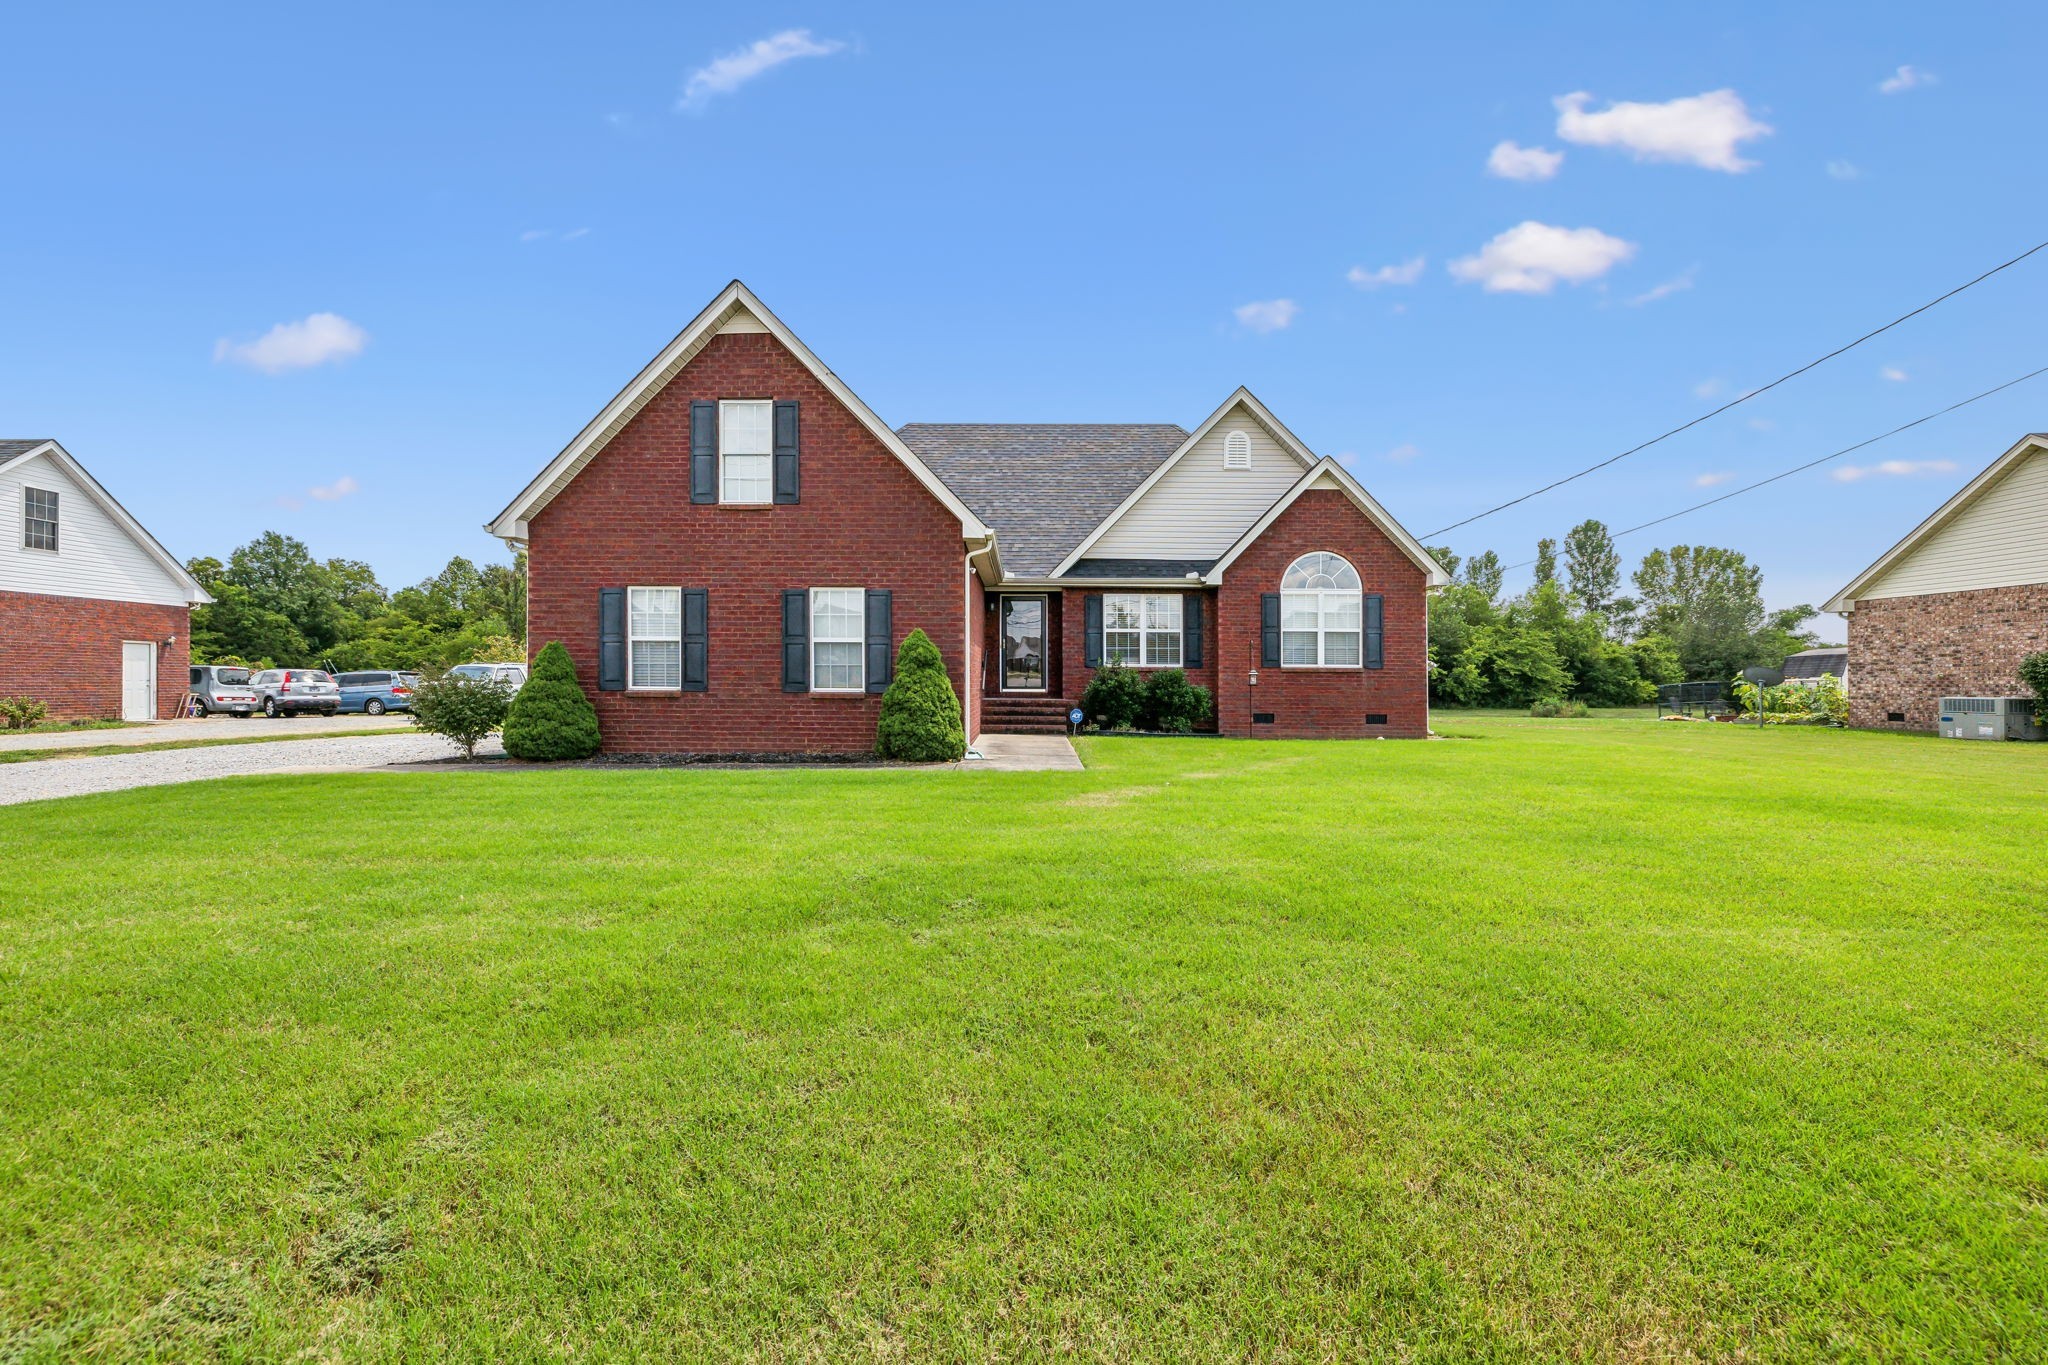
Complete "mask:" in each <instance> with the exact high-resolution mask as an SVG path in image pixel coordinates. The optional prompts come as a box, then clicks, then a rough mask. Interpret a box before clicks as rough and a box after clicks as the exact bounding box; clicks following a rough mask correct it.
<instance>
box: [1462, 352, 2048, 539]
mask: <svg viewBox="0 0 2048 1365" xmlns="http://www.w3.org/2000/svg"><path fill="white" fill-rule="evenodd" d="M2044 374H2048V365H2043V366H2042V367H2041V368H2040V369H2038V370H2032V371H2029V372H2028V373H2026V374H2023V375H2021V376H2020V377H2019V378H2018V379H2008V380H2006V381H2005V382H2004V383H2003V384H2000V385H1998V386H1997V387H1996V388H1990V389H1986V390H1984V392H1982V393H1978V394H1972V395H1971V396H1970V397H1968V398H1965V399H1963V400H1962V401H1961V402H1959V403H1951V404H1949V405H1948V406H1947V407H1945V408H1943V409H1941V410H1940V411H1939V412H1930V413H1928V414H1927V415H1926V416H1925V417H1916V418H1914V419H1913V420H1912V421H1910V422H1908V423H1906V424H1905V425H1904V426H1901V427H1893V428H1892V429H1891V430H1890V431H1887V432H1885V433H1884V434H1883V435H1882V436H1872V437H1871V438H1870V439H1868V440H1865V441H1858V442H1857V443H1856V444H1855V445H1852V446H1843V447H1842V448H1841V449H1840V450H1837V451H1835V452H1834V453H1833V454H1831V455H1823V456H1821V457H1820V458H1819V459H1817V460H1808V461H1807V462H1806V463H1805V464H1798V465H1793V466H1792V467H1791V468H1790V469H1783V470H1780V471H1778V472H1777V473H1776V474H1773V475H1771V476H1770V477H1769V478H1767V479H1758V480H1757V481H1756V482H1755V483H1751V484H1744V485H1743V486H1742V487H1740V488H1737V489H1734V490H1732V491H1730V492H1727V493H1723V494H1722V495H1721V496H1720V497H1718V498H1708V499H1707V500H1706V501H1705V502H1696V503H1694V504H1693V505H1692V506H1690V507H1681V508H1680V509H1679V510H1678V511H1676V512H1672V513H1669V514H1667V515H1665V516H1661V517H1657V518H1655V519H1654V520H1651V521H1646V522H1643V523H1642V524H1641V525H1639V526H1631V527H1629V528H1628V529H1627V530H1626V531H1616V532H1615V533H1614V536H1613V538H1614V539H1615V540H1620V539H1621V538H1622V537H1623V536H1627V535H1634V534H1635V533H1636V532H1637V531H1647V530H1649V529H1650V528H1651V527H1652V526H1662V525H1663V524H1664V523H1665V522H1667V521H1676V520H1677V519H1678V518H1680V517H1682V516H1686V515H1688V514H1690V513H1693V512H1697V511H1699V510H1701V509H1702V508H1706V507H1712V506H1713V505H1714V504H1715V503H1717V502H1726V501H1728V499H1730V498H1739V497H1741V496H1742V495H1743V494H1744V493H1753V492H1755V491H1756V490H1757V489H1759V488H1762V487H1763V486H1764V485H1765V484H1771V483H1776V482H1778V480H1780V479H1789V478H1791V477H1792V476H1793V475H1794V474H1803V473H1805V472H1806V471H1807V470H1809V469H1812V468H1813V467H1814V466H1816V465H1824V464H1826V463H1827V462H1828V461H1829V460H1839V459H1841V458H1842V457H1843V456H1844V455H1850V454H1853V453H1855V452H1856V451H1859V450H1861V449H1863V447H1865V446H1873V445H1876V444H1877V443H1878V442H1879V441H1884V440H1889V439H1890V438H1892V437H1894V436H1896V435H1898V434H1899V433H1900V432H1902V431H1911V430H1912V429H1913V428H1914V427H1917V426H1920V425H1922V424H1923V423H1927V422H1932V421H1933V420H1934V419H1935V418H1937V417H1946V416H1948V415H1949V414H1950V413H1952V412H1954V411H1955V410H1956V409H1958V408H1967V407H1968V406H1970V404H1972V403H1975V402H1979V401H1981V400H1982V399H1986V398H1989V397H1990V396H1991V395H1992V394H1994V393H2003V392H2005V391H2006V390H2007V389H2009V388H2011V387H2013V385H2015V384H2024V383H2026V382H2027V381H2028V380H2029V379H2037V378H2039V377H2040V376H2042V375H2044ZM1535 562H1536V561H1535V560H1533V559H1526V560H1523V561H1522V562H1521V563H1520V564H1510V565H1508V567H1507V568H1506V569H1503V570H1502V571H1501V572H1503V573H1512V572H1513V571H1514V570H1516V569H1526V568H1528V567H1529V566H1530V565H1531V564H1534V563H1535Z"/></svg>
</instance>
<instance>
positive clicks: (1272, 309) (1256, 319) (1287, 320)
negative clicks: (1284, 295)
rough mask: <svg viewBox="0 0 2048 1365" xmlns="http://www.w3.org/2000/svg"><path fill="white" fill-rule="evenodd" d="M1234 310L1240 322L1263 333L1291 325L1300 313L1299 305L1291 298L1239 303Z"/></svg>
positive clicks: (1276, 330)
mask: <svg viewBox="0 0 2048 1365" xmlns="http://www.w3.org/2000/svg"><path fill="white" fill-rule="evenodd" d="M1236 312H1237V320H1238V321H1239V322H1240V323H1242V324H1244V325H1245V326H1246V327H1249V328H1251V330H1253V331H1254V332H1258V333H1260V334H1261V335H1264V334H1265V333H1267V332H1278V331H1281V330H1283V329H1285V328H1287V327H1290V326H1292V325H1293V323H1294V319H1295V318H1297V317H1298V316H1300V314H1301V305H1300V304H1298V303H1296V302H1295V301H1294V300H1293V299H1266V300H1263V301H1260V302H1255V303H1246V304H1240V305H1239V306H1238V308H1237V310H1236Z"/></svg>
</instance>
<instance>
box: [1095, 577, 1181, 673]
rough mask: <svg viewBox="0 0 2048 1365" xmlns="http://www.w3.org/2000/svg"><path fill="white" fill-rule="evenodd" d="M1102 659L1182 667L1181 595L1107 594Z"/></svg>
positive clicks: (1140, 665)
mask: <svg viewBox="0 0 2048 1365" xmlns="http://www.w3.org/2000/svg"><path fill="white" fill-rule="evenodd" d="M1102 661H1103V662H1104V663H1106V664H1122V665H1124V666H1125V667H1126V668H1178V667H1180V594H1179V593H1172V592H1167V593H1135V592H1113V593H1108V594H1105V595H1104V597H1103V599H1102Z"/></svg>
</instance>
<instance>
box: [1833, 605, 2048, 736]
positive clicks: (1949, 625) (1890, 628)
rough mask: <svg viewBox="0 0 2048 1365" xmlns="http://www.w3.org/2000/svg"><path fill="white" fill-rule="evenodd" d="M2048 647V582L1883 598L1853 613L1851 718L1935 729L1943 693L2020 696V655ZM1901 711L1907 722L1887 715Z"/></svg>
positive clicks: (1876, 725) (1885, 726)
mask: <svg viewBox="0 0 2048 1365" xmlns="http://www.w3.org/2000/svg"><path fill="white" fill-rule="evenodd" d="M2042 650H2048V583H2035V584H2031V585H2029V586H2027V587H2020V588H1983V589H1979V590H1977V591H1975V592H1947V593H1932V594H1929V595H1927V596H1923V597H1879V598H1870V599H1866V600H1864V601H1861V602H1858V603H1857V604H1856V610H1855V611H1853V612H1851V613H1850V614H1849V723H1850V724H1851V725H1857V726H1866V727H1869V728H1872V729H1881V730H1932V729H1934V728H1935V721H1936V717H1937V714H1938V713H1937V711H1936V705H1937V703H1939V702H1940V700H1941V698H1943V697H2015V696H2025V695H2027V689H2026V688H2024V687H2022V686H2021V685H2020V680H2019V667H2020V660H2022V659H2024V658H2025V657H2026V656H2027V655H2029V654H2035V653H2039V652H2040V651H2042ZM1894 712H1897V713H1901V714H1903V715H1904V716H1905V720H1903V721H1891V720H1887V719H1886V717H1887V716H1888V715H1890V714H1892V713H1894Z"/></svg>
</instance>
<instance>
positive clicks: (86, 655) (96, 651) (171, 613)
mask: <svg viewBox="0 0 2048 1365" xmlns="http://www.w3.org/2000/svg"><path fill="white" fill-rule="evenodd" d="M191 635H192V613H191V610H190V609H189V608H186V607H166V606H158V605H155V604H153V603H148V602H109V601H106V600H103V599H101V598H97V597H55V596H50V595H47V594H43V593H23V592H0V697H34V698H35V699H36V700H38V701H40V702H43V703H45V704H47V705H48V706H49V708H50V718H51V719H52V720H77V719H104V720H118V719H119V718H120V715H121V642H122V641H123V640H153V641H155V642H156V646H157V651H156V704H157V715H158V717H159V718H160V719H169V718H171V717H172V716H174V715H175V714H176V712H177V709H178V698H179V697H181V696H183V695H184V693H185V687H186V684H187V682H188V681H189V680H190V677H191V674H190V668H191V658H192V640H191ZM170 636H176V637H177V641H176V643H174V644H172V645H171V646H169V647H168V648H166V647H165V645H164V640H165V639H166V638H168V637H170Z"/></svg>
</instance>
